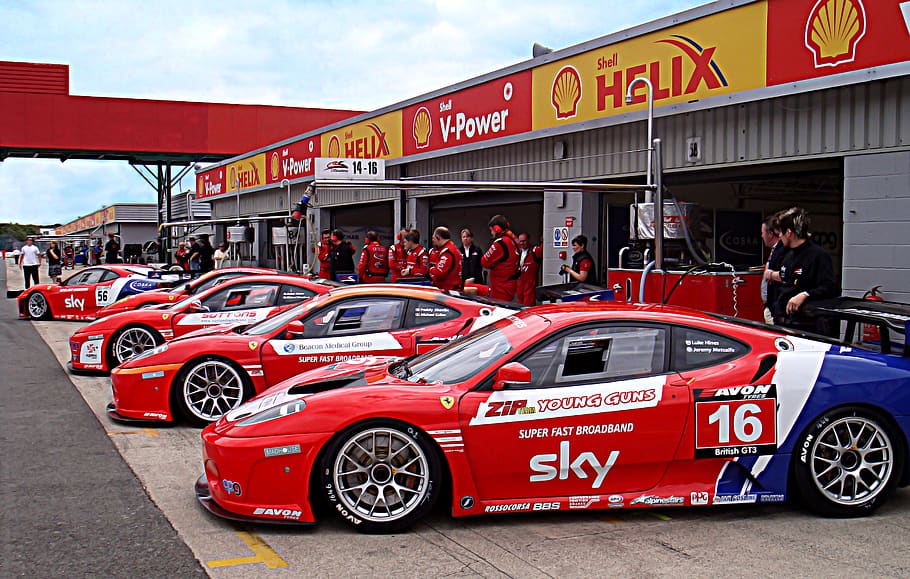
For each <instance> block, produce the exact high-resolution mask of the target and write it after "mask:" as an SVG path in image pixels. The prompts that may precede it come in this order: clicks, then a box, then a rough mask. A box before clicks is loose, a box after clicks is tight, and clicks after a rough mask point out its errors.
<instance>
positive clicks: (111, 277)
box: [98, 269, 120, 283]
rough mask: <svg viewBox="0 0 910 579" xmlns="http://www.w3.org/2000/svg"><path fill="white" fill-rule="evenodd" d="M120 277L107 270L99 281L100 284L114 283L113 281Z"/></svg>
mask: <svg viewBox="0 0 910 579" xmlns="http://www.w3.org/2000/svg"><path fill="white" fill-rule="evenodd" d="M118 277H120V275H119V274H117V273H116V272H113V271H111V270H109V269H106V270H103V273H102V274H101V279H100V280H98V281H99V282H100V283H104V282H106V281H113V280H115V279H117V278H118Z"/></svg>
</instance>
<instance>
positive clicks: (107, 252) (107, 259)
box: [104, 233, 120, 263]
mask: <svg viewBox="0 0 910 579" xmlns="http://www.w3.org/2000/svg"><path fill="white" fill-rule="evenodd" d="M104 263H120V242H119V241H117V239H116V238H115V236H114V234H113V233H108V234H107V243H105V244H104Z"/></svg>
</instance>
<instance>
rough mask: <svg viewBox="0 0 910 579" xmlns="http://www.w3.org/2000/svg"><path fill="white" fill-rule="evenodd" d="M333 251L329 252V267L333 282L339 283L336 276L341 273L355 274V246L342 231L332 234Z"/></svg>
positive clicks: (337, 230) (338, 230)
mask: <svg viewBox="0 0 910 579" xmlns="http://www.w3.org/2000/svg"><path fill="white" fill-rule="evenodd" d="M331 242H332V249H330V250H329V267H330V268H331V275H332V280H333V281H337V278H336V277H335V276H336V275H338V274H340V273H354V272H356V271H357V270H356V269H355V268H354V246H353V245H352V244H351V242H350V241H347V240H345V238H344V233H342V232H341V230H340V229H336V230H335V231H333V232H332V239H331Z"/></svg>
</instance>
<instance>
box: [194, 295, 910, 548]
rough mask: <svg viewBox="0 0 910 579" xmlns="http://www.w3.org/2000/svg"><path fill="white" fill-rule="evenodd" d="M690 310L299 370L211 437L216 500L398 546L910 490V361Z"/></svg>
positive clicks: (515, 320) (838, 503)
mask: <svg viewBox="0 0 910 579" xmlns="http://www.w3.org/2000/svg"><path fill="white" fill-rule="evenodd" d="M807 336H808V335H796V334H788V333H783V332H782V331H778V330H777V329H776V328H772V327H770V326H763V325H758V324H752V323H750V322H742V321H740V320H735V319H733V318H722V317H720V316H714V315H711V314H705V313H701V312H696V311H694V310H688V309H683V308H676V307H670V306H645V305H641V306H617V305H608V304H562V305H552V306H540V307H537V308H530V309H527V310H524V311H522V312H520V313H517V314H515V315H514V316H510V317H509V318H507V319H505V320H502V321H500V322H497V323H496V324H494V325H492V326H489V327H487V328H485V329H482V330H480V331H479V332H477V333H475V334H473V335H470V336H467V337H466V338H463V339H461V340H458V341H456V342H452V343H450V344H448V345H447V346H444V347H442V348H439V349H437V350H435V351H432V352H430V353H428V354H426V355H424V356H421V357H418V358H416V359H411V360H399V361H388V360H377V359H373V360H352V361H349V362H342V363H337V364H333V365H330V366H327V367H325V368H321V369H317V370H313V371H310V372H307V373H304V374H301V375H299V376H295V377H293V378H291V379H289V380H287V381H285V382H284V383H282V384H279V385H276V386H275V387H273V388H271V389H269V390H267V391H265V392H264V393H263V394H261V395H260V396H259V397H257V398H255V399H253V400H250V401H249V402H247V403H246V404H243V405H241V406H240V407H239V408H237V409H235V410H232V411H231V412H229V413H228V414H227V415H226V416H225V417H224V418H222V419H221V420H219V421H218V422H217V423H216V424H213V425H210V426H209V427H208V428H206V429H205V430H204V431H203V433H202V439H203V447H204V450H203V458H204V475H203V476H202V477H201V478H200V479H199V481H198V482H197V485H196V492H197V497H198V498H199V500H200V502H201V503H202V504H203V506H205V508H207V509H208V510H210V511H211V512H213V513H215V514H217V515H220V516H223V517H226V518H230V519H236V520H246V521H260V522H290V523H312V522H314V521H315V517H314V513H313V504H314V503H320V502H322V501H325V502H327V503H328V505H329V507H330V509H329V510H330V511H331V512H334V513H336V514H337V515H339V516H340V517H341V518H342V519H344V520H345V521H347V522H348V523H350V524H351V525H353V526H354V527H356V528H357V529H360V530H363V531H369V532H393V531H398V530H401V529H404V528H406V527H408V526H410V525H412V524H413V523H414V522H416V521H417V520H419V519H420V518H421V517H422V516H424V515H425V514H426V513H427V512H428V511H429V510H430V509H431V508H432V506H433V503H434V502H435V501H436V500H437V498H438V497H439V496H440V493H441V490H442V489H443V488H447V489H451V509H452V514H453V515H454V516H456V517H461V516H468V515H478V514H486V513H518V512H535V511H570V510H587V509H605V508H621V507H629V508H649V507H662V508H663V507H682V506H703V505H730V504H745V503H780V502H783V501H785V500H787V499H788V498H790V497H791V496H798V497H800V498H801V503H802V504H804V505H806V506H808V507H810V508H811V509H813V510H815V511H817V512H819V513H822V514H825V515H834V516H857V515H865V514H868V513H871V512H872V511H873V510H874V509H875V508H876V507H878V506H879V505H881V504H882V503H883V502H884V501H885V499H886V498H887V497H888V496H889V494H890V493H891V492H892V491H893V490H894V489H895V487H896V486H899V485H900V486H903V485H906V484H907V477H908V474H907V464H908V460H907V459H908V456H907V448H908V436H910V358H907V357H903V356H900V355H893V354H891V355H889V354H882V353H875V352H868V351H862V350H858V349H856V348H853V347H850V346H848V345H847V344H845V343H842V342H833V341H823V340H826V339H825V338H821V337H817V338H818V339H810V338H808V337H807Z"/></svg>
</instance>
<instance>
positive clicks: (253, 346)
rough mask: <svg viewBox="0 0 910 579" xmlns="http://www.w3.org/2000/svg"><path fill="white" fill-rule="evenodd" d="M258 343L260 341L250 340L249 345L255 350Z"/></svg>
mask: <svg viewBox="0 0 910 579" xmlns="http://www.w3.org/2000/svg"><path fill="white" fill-rule="evenodd" d="M258 345H259V342H248V343H247V346H249V347H250V350H255V349H256V346H258Z"/></svg>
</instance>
